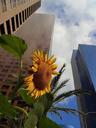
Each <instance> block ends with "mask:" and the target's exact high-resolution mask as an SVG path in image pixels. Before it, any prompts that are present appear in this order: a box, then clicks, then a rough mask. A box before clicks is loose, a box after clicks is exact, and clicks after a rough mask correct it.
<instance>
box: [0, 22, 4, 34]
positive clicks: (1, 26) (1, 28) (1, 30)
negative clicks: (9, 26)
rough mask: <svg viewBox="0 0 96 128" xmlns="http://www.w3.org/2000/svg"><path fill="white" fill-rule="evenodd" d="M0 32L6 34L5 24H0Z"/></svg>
mask: <svg viewBox="0 0 96 128" xmlns="http://www.w3.org/2000/svg"><path fill="white" fill-rule="evenodd" d="M0 34H1V35H2V34H5V28H4V24H0Z"/></svg>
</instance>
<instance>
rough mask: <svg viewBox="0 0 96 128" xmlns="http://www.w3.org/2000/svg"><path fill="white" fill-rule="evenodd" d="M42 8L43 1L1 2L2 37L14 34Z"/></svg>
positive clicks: (0, 32) (0, 30)
mask: <svg viewBox="0 0 96 128" xmlns="http://www.w3.org/2000/svg"><path fill="white" fill-rule="evenodd" d="M40 6H41V0H0V35H2V34H13V33H14V32H15V31H17V30H18V29H19V27H20V26H21V25H22V24H23V23H24V22H25V21H26V20H28V18H29V17H30V16H31V15H32V13H33V12H35V11H36V10H37V9H38V8H39V7H40Z"/></svg>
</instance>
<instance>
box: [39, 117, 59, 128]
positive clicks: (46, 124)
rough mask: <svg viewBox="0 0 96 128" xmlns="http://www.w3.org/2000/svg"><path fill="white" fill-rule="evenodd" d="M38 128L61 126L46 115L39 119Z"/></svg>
mask: <svg viewBox="0 0 96 128" xmlns="http://www.w3.org/2000/svg"><path fill="white" fill-rule="evenodd" d="M38 128H61V127H60V126H59V125H58V124H56V123H55V122H54V121H52V120H50V119H49V118H48V117H46V116H44V117H42V118H41V119H40V120H39V123H38Z"/></svg>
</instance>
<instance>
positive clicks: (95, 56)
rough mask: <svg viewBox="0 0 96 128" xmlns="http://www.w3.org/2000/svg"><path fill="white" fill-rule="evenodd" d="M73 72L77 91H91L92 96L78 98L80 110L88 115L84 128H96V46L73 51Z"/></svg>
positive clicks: (80, 46) (82, 47) (83, 46)
mask: <svg viewBox="0 0 96 128" xmlns="http://www.w3.org/2000/svg"><path fill="white" fill-rule="evenodd" d="M71 62H72V70H73V77H74V84H75V88H76V89H82V90H83V91H90V92H91V95H82V96H79V98H78V106H79V109H80V110H81V111H83V112H85V113H88V115H87V117H86V119H85V120H83V119H82V121H81V124H82V128H85V127H86V125H87V128H96V114H94V113H93V112H96V46H91V45H79V48H78V50H77V51H73V55H72V61H71Z"/></svg>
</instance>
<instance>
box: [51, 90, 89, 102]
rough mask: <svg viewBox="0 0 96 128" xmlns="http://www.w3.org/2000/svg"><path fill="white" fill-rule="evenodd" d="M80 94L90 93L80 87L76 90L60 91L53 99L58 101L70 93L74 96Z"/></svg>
mask: <svg viewBox="0 0 96 128" xmlns="http://www.w3.org/2000/svg"><path fill="white" fill-rule="evenodd" d="M80 94H87V95H89V94H90V93H88V92H87V91H82V90H81V89H78V90H72V91H69V92H66V93H62V94H60V95H58V96H57V97H56V98H55V99H54V101H53V102H54V103H55V104H56V103H58V102H60V101H62V100H64V99H65V98H68V97H70V96H72V95H76V96H79V95H80Z"/></svg>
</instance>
